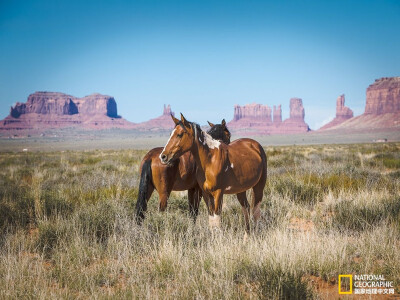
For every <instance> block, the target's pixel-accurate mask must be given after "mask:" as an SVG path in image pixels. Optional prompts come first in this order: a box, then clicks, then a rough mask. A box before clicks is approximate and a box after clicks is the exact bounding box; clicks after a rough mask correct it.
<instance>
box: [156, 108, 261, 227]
mask: <svg viewBox="0 0 400 300" xmlns="http://www.w3.org/2000/svg"><path fill="white" fill-rule="evenodd" d="M173 120H174V122H175V124H176V127H175V129H174V131H173V132H172V133H171V137H170V138H169V140H168V143H167V144H166V145H165V147H164V150H163V152H162V153H161V155H160V159H161V161H162V163H164V164H168V163H170V162H171V161H173V160H174V159H177V158H178V157H181V156H183V155H185V153H187V152H190V153H191V154H192V155H193V157H194V160H195V161H196V165H197V172H196V178H197V182H198V184H199V186H200V187H201V189H202V190H203V193H204V194H205V199H206V200H207V199H210V200H211V201H208V211H209V224H210V226H217V227H219V226H220V215H221V209H222V200H223V195H224V194H237V198H238V200H239V202H240V204H241V205H242V210H243V215H244V218H245V223H246V232H249V230H250V223H249V216H250V205H249V203H248V201H247V198H246V190H248V189H251V188H252V189H253V192H254V197H253V217H254V220H255V221H257V220H258V218H259V216H260V204H261V200H262V197H263V190H264V186H265V183H266V180H267V156H266V154H265V151H264V149H263V148H262V147H261V145H260V144H259V143H258V142H256V141H255V140H252V139H238V140H235V141H234V142H232V143H230V144H229V145H225V144H223V143H221V142H219V141H217V140H215V139H213V138H212V137H211V136H210V135H209V134H208V133H206V132H204V131H202V130H201V128H200V126H199V125H198V124H195V123H192V122H188V121H187V120H186V119H185V118H184V116H183V115H182V114H181V121H179V120H178V119H176V118H173ZM210 196H211V197H210Z"/></svg>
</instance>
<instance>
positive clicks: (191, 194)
mask: <svg viewBox="0 0 400 300" xmlns="http://www.w3.org/2000/svg"><path fill="white" fill-rule="evenodd" d="M188 200H189V213H190V216H191V217H192V218H193V222H194V223H196V218H197V215H198V214H199V204H200V200H201V191H200V188H199V186H196V187H194V188H191V189H189V190H188Z"/></svg>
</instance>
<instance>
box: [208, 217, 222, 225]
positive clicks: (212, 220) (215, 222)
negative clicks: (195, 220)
mask: <svg viewBox="0 0 400 300" xmlns="http://www.w3.org/2000/svg"><path fill="white" fill-rule="evenodd" d="M208 225H209V226H210V227H221V216H218V215H212V216H209V217H208Z"/></svg>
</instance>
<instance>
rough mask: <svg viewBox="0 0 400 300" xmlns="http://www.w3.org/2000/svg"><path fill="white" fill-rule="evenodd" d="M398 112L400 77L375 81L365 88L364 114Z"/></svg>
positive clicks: (399, 109) (399, 105)
mask: <svg viewBox="0 0 400 300" xmlns="http://www.w3.org/2000/svg"><path fill="white" fill-rule="evenodd" d="M396 112H400V77H384V78H380V79H376V80H375V82H374V83H373V84H371V85H370V86H369V87H368V88H367V102H366V105H365V112H364V113H365V114H373V115H381V114H385V113H396Z"/></svg>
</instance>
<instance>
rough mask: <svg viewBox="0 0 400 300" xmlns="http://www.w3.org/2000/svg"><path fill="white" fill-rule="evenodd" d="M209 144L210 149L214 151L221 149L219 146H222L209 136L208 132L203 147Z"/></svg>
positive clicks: (205, 134) (205, 133)
mask: <svg viewBox="0 0 400 300" xmlns="http://www.w3.org/2000/svg"><path fill="white" fill-rule="evenodd" d="M205 144H207V146H208V148H210V149H214V148H217V149H219V145H221V143H220V141H217V140H214V139H213V138H212V137H211V135H209V134H208V133H207V132H204V143H203V145H205Z"/></svg>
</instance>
